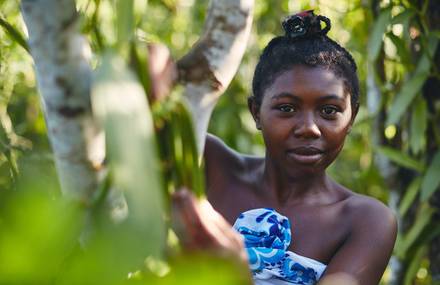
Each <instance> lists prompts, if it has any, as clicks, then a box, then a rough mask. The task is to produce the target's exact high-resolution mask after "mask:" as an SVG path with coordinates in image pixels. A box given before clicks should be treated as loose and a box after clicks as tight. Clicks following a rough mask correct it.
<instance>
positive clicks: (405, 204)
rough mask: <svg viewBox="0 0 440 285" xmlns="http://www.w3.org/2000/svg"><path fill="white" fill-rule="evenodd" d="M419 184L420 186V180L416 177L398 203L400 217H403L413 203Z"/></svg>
mask: <svg viewBox="0 0 440 285" xmlns="http://www.w3.org/2000/svg"><path fill="white" fill-rule="evenodd" d="M421 184H422V178H421V177H417V178H415V179H414V180H413V181H412V182H411V184H410V185H409V186H408V188H407V189H406V191H405V195H404V196H403V198H402V201H401V202H400V205H399V215H400V217H404V216H405V215H406V213H407V212H408V209H409V208H410V207H411V205H412V204H413V203H414V200H415V199H416V197H417V194H418V193H419V190H420V185H421Z"/></svg>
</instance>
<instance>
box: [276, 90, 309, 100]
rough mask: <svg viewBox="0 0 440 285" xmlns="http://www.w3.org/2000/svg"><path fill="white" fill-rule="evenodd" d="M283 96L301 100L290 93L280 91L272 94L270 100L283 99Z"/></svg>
mask: <svg viewBox="0 0 440 285" xmlns="http://www.w3.org/2000/svg"><path fill="white" fill-rule="evenodd" d="M283 98H288V99H293V100H295V101H302V100H301V98H300V97H298V96H295V95H293V94H291V93H287V92H282V93H279V94H276V95H273V96H272V98H271V100H272V101H276V100H279V99H283Z"/></svg>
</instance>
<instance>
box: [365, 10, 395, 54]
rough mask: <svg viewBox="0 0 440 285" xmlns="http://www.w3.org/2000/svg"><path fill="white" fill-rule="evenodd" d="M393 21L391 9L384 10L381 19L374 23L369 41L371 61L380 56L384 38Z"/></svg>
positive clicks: (380, 15)
mask: <svg viewBox="0 0 440 285" xmlns="http://www.w3.org/2000/svg"><path fill="white" fill-rule="evenodd" d="M390 21H391V8H386V9H384V10H382V11H381V12H380V14H379V17H378V18H377V20H376V21H375V22H374V26H373V30H372V31H371V36H370V38H369V40H368V51H369V53H368V59H369V60H370V61H374V60H376V58H377V57H378V56H379V52H380V48H381V47H382V43H383V41H382V38H383V35H384V34H385V32H386V30H387V28H388V25H389V24H390Z"/></svg>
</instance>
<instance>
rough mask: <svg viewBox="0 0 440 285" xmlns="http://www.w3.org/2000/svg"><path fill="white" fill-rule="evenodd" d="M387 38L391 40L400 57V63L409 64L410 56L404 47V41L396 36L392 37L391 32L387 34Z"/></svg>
mask: <svg viewBox="0 0 440 285" xmlns="http://www.w3.org/2000/svg"><path fill="white" fill-rule="evenodd" d="M387 37H388V38H389V39H390V40H391V42H392V43H393V44H394V46H395V47H396V49H397V54H398V55H399V57H400V61H401V62H402V63H403V64H405V65H407V64H410V63H411V55H410V53H409V50H408V48H407V47H406V45H405V41H404V40H403V39H401V38H399V37H398V36H396V35H394V34H393V33H392V32H389V33H387Z"/></svg>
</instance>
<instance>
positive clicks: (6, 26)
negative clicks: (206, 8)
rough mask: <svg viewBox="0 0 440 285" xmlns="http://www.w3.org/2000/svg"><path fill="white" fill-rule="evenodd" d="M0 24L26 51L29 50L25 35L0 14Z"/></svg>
mask: <svg viewBox="0 0 440 285" xmlns="http://www.w3.org/2000/svg"><path fill="white" fill-rule="evenodd" d="M0 26H2V27H3V29H5V31H6V33H7V34H8V35H9V36H10V37H11V38H12V39H13V40H14V41H15V42H16V43H17V44H19V45H20V46H21V47H22V48H24V49H25V50H26V51H27V52H30V50H29V45H28V43H27V41H26V39H25V37H24V36H23V35H22V34H21V33H20V32H19V31H18V30H17V29H16V28H15V27H14V26H12V25H11V24H9V23H8V22H7V21H6V20H5V19H3V17H1V16H0Z"/></svg>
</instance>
